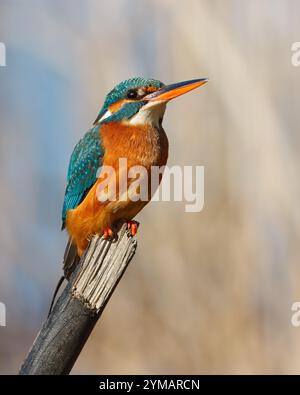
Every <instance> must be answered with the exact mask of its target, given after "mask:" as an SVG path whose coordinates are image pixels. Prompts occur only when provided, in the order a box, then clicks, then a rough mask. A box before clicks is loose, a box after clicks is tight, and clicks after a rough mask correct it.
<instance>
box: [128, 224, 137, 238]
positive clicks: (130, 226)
mask: <svg viewBox="0 0 300 395" xmlns="http://www.w3.org/2000/svg"><path fill="white" fill-rule="evenodd" d="M127 227H128V229H129V230H130V233H131V236H135V235H136V234H137V230H138V223H137V222H136V221H127Z"/></svg>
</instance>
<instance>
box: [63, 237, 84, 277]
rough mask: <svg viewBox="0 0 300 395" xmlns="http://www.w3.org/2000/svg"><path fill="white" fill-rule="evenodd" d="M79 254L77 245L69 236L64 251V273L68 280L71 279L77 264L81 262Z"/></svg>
mask: <svg viewBox="0 0 300 395" xmlns="http://www.w3.org/2000/svg"><path fill="white" fill-rule="evenodd" d="M79 260H80V258H79V255H78V254H77V247H76V245H75V244H74V242H73V241H72V239H71V238H69V240H68V243H67V246H66V249H65V253H64V263H63V270H64V275H65V278H66V279H67V280H69V278H70V276H71V274H72V273H73V271H74V269H75V267H76V265H77V264H78V263H79Z"/></svg>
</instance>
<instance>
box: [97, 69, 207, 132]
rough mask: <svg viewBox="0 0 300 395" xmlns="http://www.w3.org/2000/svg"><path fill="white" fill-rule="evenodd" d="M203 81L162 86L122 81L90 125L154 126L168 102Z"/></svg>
mask: <svg viewBox="0 0 300 395" xmlns="http://www.w3.org/2000/svg"><path fill="white" fill-rule="evenodd" d="M207 81H208V80H207V78H202V79H196V80H190V81H184V82H178V83H176V84H171V85H165V84H163V83H162V82H160V81H158V80H154V79H145V78H140V77H136V78H131V79H128V80H125V81H123V82H121V83H120V84H118V85H117V86H116V87H115V88H114V89H113V90H112V91H111V92H109V94H108V95H107V96H106V99H105V102H104V104H103V107H102V109H101V110H100V112H99V114H98V117H97V119H96V121H95V122H94V125H96V124H105V123H106V124H107V123H110V122H123V123H126V124H131V125H139V124H151V125H153V126H158V125H160V124H161V122H162V119H163V116H164V112H165V109H166V104H167V102H168V101H170V100H172V99H174V98H175V97H177V96H180V95H183V94H184V93H186V92H189V91H190V90H192V89H195V88H197V87H199V86H201V85H203V84H205V83H206V82H207Z"/></svg>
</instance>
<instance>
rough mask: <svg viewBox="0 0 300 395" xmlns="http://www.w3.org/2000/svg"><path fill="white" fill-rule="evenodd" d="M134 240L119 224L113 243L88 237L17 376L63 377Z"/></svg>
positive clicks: (122, 269) (130, 253)
mask: <svg viewBox="0 0 300 395" xmlns="http://www.w3.org/2000/svg"><path fill="white" fill-rule="evenodd" d="M136 247H137V241H136V239H135V238H134V237H132V236H131V235H130V232H129V231H128V230H127V226H126V223H124V224H123V225H122V226H121V228H120V230H119V231H118V233H117V238H116V240H113V241H110V240H104V239H103V238H102V237H99V236H94V238H93V239H92V241H91V243H90V245H89V247H88V249H87V251H86V253H85V255H84V256H83V257H82V259H81V260H80V263H79V265H78V266H77V268H76V269H75V271H74V273H73V274H72V275H71V277H70V280H69V282H68V284H67V286H66V287H65V289H64V290H63V292H62V294H61V296H60V297H59V299H58V301H57V302H56V304H55V305H54V308H53V310H52V312H51V314H50V315H49V317H48V318H47V320H46V321H45V322H44V324H43V326H42V328H41V330H40V332H39V334H38V335H37V338H36V339H35V341H34V343H33V345H32V348H31V350H30V352H29V354H28V355H27V357H26V359H25V361H24V362H23V364H22V366H21V369H20V374H21V375H38V374H49V375H54V374H56V375H62V374H68V373H69V372H70V371H71V369H72V367H73V365H74V363H75V361H76V359H77V358H78V356H79V354H80V352H81V350H82V348H83V346H84V344H85V342H86V341H87V339H88V337H89V335H90V333H91V331H92V329H93V328H94V326H95V324H96V322H97V321H98V319H99V317H100V316H101V313H102V311H103V310H104V308H105V306H106V304H107V302H108V301H109V299H110V297H111V295H112V294H113V292H114V289H115V287H116V286H117V284H118V282H119V281H120V279H121V277H122V275H123V274H124V272H125V270H126V268H127V266H128V264H129V263H130V261H131V259H132V257H133V256H134V254H135V251H136Z"/></svg>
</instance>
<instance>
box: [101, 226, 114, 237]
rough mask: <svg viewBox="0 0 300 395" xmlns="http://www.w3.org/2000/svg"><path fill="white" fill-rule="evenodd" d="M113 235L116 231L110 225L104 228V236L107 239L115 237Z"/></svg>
mask: <svg viewBox="0 0 300 395" xmlns="http://www.w3.org/2000/svg"><path fill="white" fill-rule="evenodd" d="M113 235H114V232H113V230H112V229H111V228H109V227H107V228H104V230H103V238H104V239H106V240H107V239H110V238H112V237H113Z"/></svg>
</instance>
